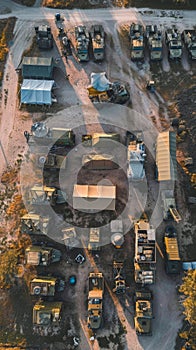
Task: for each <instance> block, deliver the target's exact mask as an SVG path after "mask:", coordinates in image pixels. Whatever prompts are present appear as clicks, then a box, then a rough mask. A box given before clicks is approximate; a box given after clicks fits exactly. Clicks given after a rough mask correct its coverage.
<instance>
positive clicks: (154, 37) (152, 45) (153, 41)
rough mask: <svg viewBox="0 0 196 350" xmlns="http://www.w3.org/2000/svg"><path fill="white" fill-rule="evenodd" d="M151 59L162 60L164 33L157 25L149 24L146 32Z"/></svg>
mask: <svg viewBox="0 0 196 350" xmlns="http://www.w3.org/2000/svg"><path fill="white" fill-rule="evenodd" d="M145 36H146V40H147V45H148V48H149V51H150V60H151V61H161V60H162V58H163V56H162V54H163V52H162V51H163V44H162V34H161V31H159V30H158V28H157V25H147V26H146V32H145Z"/></svg>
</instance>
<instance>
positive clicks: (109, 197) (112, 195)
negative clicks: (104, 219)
mask: <svg viewBox="0 0 196 350" xmlns="http://www.w3.org/2000/svg"><path fill="white" fill-rule="evenodd" d="M115 199H116V186H102V185H100V186H97V185H74V191H73V207H74V209H78V210H80V209H81V210H82V209H84V210H115Z"/></svg>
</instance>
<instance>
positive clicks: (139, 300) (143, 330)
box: [134, 290, 153, 335]
mask: <svg viewBox="0 0 196 350" xmlns="http://www.w3.org/2000/svg"><path fill="white" fill-rule="evenodd" d="M152 318H153V313H152V292H151V291H147V290H141V291H136V293H135V317H134V324H135V330H136V333H137V334H138V335H152Z"/></svg>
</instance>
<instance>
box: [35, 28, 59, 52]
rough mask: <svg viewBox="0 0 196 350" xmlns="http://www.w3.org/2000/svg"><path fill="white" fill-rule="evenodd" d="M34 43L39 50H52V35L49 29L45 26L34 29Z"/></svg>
mask: <svg viewBox="0 0 196 350" xmlns="http://www.w3.org/2000/svg"><path fill="white" fill-rule="evenodd" d="M35 33H36V42H37V45H38V47H39V48H40V49H47V50H48V49H52V48H53V40H54V39H53V35H52V33H51V28H50V27H49V26H47V25H45V24H42V25H40V26H38V27H35Z"/></svg>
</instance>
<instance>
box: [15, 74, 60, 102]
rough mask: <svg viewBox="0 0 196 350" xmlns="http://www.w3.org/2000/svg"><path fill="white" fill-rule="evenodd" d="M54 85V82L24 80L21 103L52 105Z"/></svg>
mask: <svg viewBox="0 0 196 350" xmlns="http://www.w3.org/2000/svg"><path fill="white" fill-rule="evenodd" d="M53 85H54V80H34V79H24V80H23V83H22V86H21V103H24V104H35V105H51V104H52V87H53Z"/></svg>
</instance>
